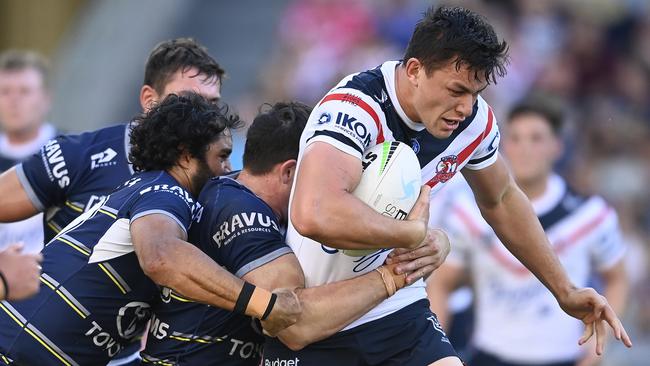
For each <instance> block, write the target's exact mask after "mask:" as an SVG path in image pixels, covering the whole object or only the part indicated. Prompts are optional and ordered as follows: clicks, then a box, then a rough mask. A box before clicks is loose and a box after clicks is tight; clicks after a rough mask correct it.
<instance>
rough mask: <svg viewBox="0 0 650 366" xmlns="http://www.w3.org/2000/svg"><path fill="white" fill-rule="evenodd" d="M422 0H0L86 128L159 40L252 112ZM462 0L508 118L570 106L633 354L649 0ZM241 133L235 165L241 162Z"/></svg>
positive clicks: (310, 91)
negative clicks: (503, 62)
mask: <svg viewBox="0 0 650 366" xmlns="http://www.w3.org/2000/svg"><path fill="white" fill-rule="evenodd" d="M431 4H432V2H425V1H420V0H373V1H371V0H365V1H364V0H358V1H355V0H302V1H301V0H274V1H253V0H237V1H208V0H183V1H181V0H178V1H172V0H138V1H127V0H111V1H98V0H97V1H86V0H51V1H39V0H0V51H1V50H5V49H8V48H21V49H25V48H27V49H34V50H37V51H39V52H41V53H43V54H45V55H46V56H48V57H50V58H51V60H52V63H53V66H54V69H53V74H52V80H51V81H52V83H51V85H52V91H53V93H54V104H53V109H52V112H51V114H50V120H51V121H52V123H54V124H55V125H56V126H57V127H58V128H60V129H62V130H64V131H70V132H77V131H83V130H88V129H95V128H98V127H102V126H106V125H109V124H114V123H119V122H124V121H127V120H129V119H130V118H131V117H132V116H133V115H134V114H136V113H138V112H139V108H140V107H139V103H138V93H139V89H140V86H141V85H142V79H143V73H144V62H145V59H146V57H147V55H148V53H149V51H150V50H151V49H152V48H153V46H154V45H155V44H156V43H158V42H159V41H161V40H164V39H168V38H175V37H180V36H191V37H194V38H196V39H197V40H198V41H200V42H201V43H202V44H204V45H206V46H207V47H208V49H209V51H210V52H211V54H212V55H213V56H215V58H216V59H217V61H218V62H219V63H220V64H221V65H222V66H223V67H224V68H225V69H226V72H227V79H226V80H225V82H224V84H223V90H222V94H223V96H224V101H225V102H227V103H228V104H229V105H231V106H232V108H234V109H235V110H237V111H238V112H239V113H240V114H241V116H242V117H244V119H246V120H248V121H250V120H251V118H252V117H253V116H254V115H255V113H256V112H257V110H258V108H259V106H260V105H261V104H262V103H265V102H275V101H281V100H293V99H296V100H300V101H303V102H305V103H308V104H314V103H315V102H316V101H317V100H318V99H319V98H320V97H321V96H322V95H323V94H324V93H325V92H326V91H327V90H328V89H329V88H331V87H332V86H333V85H334V84H335V83H336V82H337V81H338V80H339V79H340V78H341V77H343V76H345V75H347V74H349V73H352V72H357V71H361V70H364V69H366V68H371V67H374V66H376V65H379V64H380V63H382V62H383V61H385V60H388V59H399V58H400V57H401V55H402V52H403V49H404V47H405V45H406V43H407V42H408V39H409V36H410V34H411V31H412V29H413V26H414V24H415V22H416V21H417V20H418V18H419V17H420V16H421V13H422V11H423V10H424V9H425V8H426V7H427V6H428V5H431ZM433 4H458V5H463V6H465V7H469V8H471V9H473V10H476V11H478V12H480V13H481V14H483V15H485V16H486V17H487V18H488V19H489V20H490V22H491V23H492V24H493V25H494V26H495V28H496V30H497V32H498V34H499V36H500V37H501V38H504V39H505V40H506V41H507V42H508V43H509V44H510V54H511V64H510V66H509V72H508V75H507V77H505V79H502V80H500V81H499V83H498V84H497V85H495V86H491V87H489V88H488V89H487V90H486V92H485V93H484V98H485V99H486V100H487V101H488V103H490V104H491V105H492V107H493V108H494V110H495V112H496V114H497V116H498V117H501V118H503V117H504V116H505V114H506V113H507V110H508V108H509V107H510V106H512V105H513V103H515V102H517V101H519V100H521V99H522V98H524V97H525V96H527V95H529V94H530V93H532V92H535V93H544V94H548V95H550V96H551V97H552V98H553V99H555V102H556V103H557V104H558V105H559V106H561V107H562V108H564V109H565V111H566V113H567V115H568V116H569V123H568V128H567V129H566V131H565V132H566V145H567V153H566V156H565V157H564V158H563V159H562V162H561V164H560V166H558V169H559V170H560V171H561V173H563V174H564V175H565V176H566V177H567V178H568V179H569V181H570V182H572V183H573V185H574V186H575V187H576V188H577V189H578V190H579V191H581V192H583V193H590V192H597V193H599V194H601V195H603V196H605V197H606V198H607V199H608V200H609V202H610V203H611V204H612V205H613V206H615V207H616V208H617V210H618V213H619V216H620V220H621V224H622V227H623V230H624V233H625V236H626V243H627V244H628V247H629V250H628V269H629V274H630V276H631V279H632V286H633V289H632V291H631V298H630V304H629V311H628V313H627V314H626V317H625V318H626V321H625V324H626V326H628V327H629V328H631V331H632V335H633V337H634V340H635V348H634V349H633V350H632V351H628V352H626V353H624V351H623V350H622V349H621V348H620V347H618V346H614V347H612V348H610V349H609V350H608V353H607V360H608V361H607V364H608V365H646V364H649V363H650V361H648V356H650V281H649V275H648V270H647V267H648V263H649V262H650V261H649V254H648V253H649V252H650V250H649V249H650V246H649V242H648V239H649V237H648V233H649V231H650V194H649V188H648V185H649V182H650V162H649V161H650V133H649V132H650V0H549V1H538V0H520V1H517V0H509V1H508V0H486V1H456V2H453V1H451V2H433ZM243 136H244V131H240V132H239V133H238V134H237V135H236V137H237V138H236V140H235V152H234V155H233V165H234V166H235V167H236V168H237V167H241V153H242V150H243Z"/></svg>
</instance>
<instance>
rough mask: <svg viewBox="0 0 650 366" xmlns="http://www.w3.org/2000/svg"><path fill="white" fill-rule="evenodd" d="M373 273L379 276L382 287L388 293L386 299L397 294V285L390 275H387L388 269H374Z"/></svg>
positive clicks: (382, 267) (381, 267)
mask: <svg viewBox="0 0 650 366" xmlns="http://www.w3.org/2000/svg"><path fill="white" fill-rule="evenodd" d="M375 271H377V272H379V274H380V275H381V280H382V281H383V282H384V287H386V292H388V297H391V296H393V295H394V294H395V292H397V285H396V284H395V279H394V278H393V276H392V275H391V274H390V273H387V271H388V269H387V268H385V267H384V266H380V267H377V268H375Z"/></svg>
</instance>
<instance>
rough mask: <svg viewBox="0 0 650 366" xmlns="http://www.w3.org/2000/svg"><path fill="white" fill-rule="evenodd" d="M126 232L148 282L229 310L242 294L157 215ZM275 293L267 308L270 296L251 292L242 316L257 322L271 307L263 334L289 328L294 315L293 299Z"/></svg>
mask: <svg viewBox="0 0 650 366" xmlns="http://www.w3.org/2000/svg"><path fill="white" fill-rule="evenodd" d="M130 230H131V237H132V241H133V245H134V247H135V252H136V255H137V257H138V261H139V263H140V266H141V267H142V270H143V271H144V272H145V274H146V275H147V276H149V278H151V279H152V280H153V281H154V282H156V283H157V284H159V285H162V286H166V287H169V288H172V289H174V290H176V291H178V292H179V293H181V294H182V295H183V296H186V297H188V298H191V299H194V300H196V301H199V302H202V303H206V304H209V305H212V306H215V307H219V308H222V309H226V310H231V311H232V310H235V305H236V304H237V302H238V299H239V298H240V295H242V294H243V293H242V290H243V289H244V281H242V280H241V279H239V278H237V277H235V276H234V275H232V274H230V273H229V272H228V271H226V270H225V269H223V268H221V266H219V265H218V264H217V263H215V262H214V261H213V260H212V259H211V258H210V257H208V256H207V255H206V254H205V253H203V252H202V251H201V250H199V249H198V248H197V247H196V246H194V245H192V244H190V243H188V242H186V241H185V238H186V233H185V231H184V230H183V228H181V226H180V225H179V224H178V223H177V222H176V221H175V220H173V219H172V218H170V217H169V216H167V215H163V214H150V215H146V216H142V217H139V218H137V219H135V220H133V221H132V222H131V229H130ZM275 294H276V295H277V300H276V301H275V304H271V303H270V301H271V294H270V293H268V291H266V290H263V289H261V288H255V289H254V291H253V293H252V296H251V297H250V300H249V301H248V302H247V303H248V306H246V307H245V310H244V311H243V313H245V314H246V315H249V316H252V317H255V318H260V319H261V318H263V317H264V314H265V312H266V311H267V309H268V308H269V307H272V311H271V313H270V315H268V316H269V317H268V319H267V320H268V321H267V323H268V324H269V327H268V328H267V331H269V332H271V333H275V332H277V331H279V330H280V329H284V328H286V327H287V326H289V325H291V324H293V323H294V322H295V321H296V319H297V316H298V314H299V312H300V304H299V303H298V301H297V299H296V298H295V294H293V293H292V292H290V291H278V292H276V293H275Z"/></svg>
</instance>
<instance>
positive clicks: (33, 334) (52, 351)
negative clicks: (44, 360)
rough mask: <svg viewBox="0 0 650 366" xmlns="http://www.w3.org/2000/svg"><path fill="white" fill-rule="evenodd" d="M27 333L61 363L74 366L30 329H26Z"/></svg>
mask: <svg viewBox="0 0 650 366" xmlns="http://www.w3.org/2000/svg"><path fill="white" fill-rule="evenodd" d="M25 331H26V332H27V333H28V334H29V335H31V336H32V337H34V339H36V341H38V343H40V344H41V345H42V346H43V347H45V349H47V350H48V351H50V353H51V354H53V355H54V356H55V357H56V358H58V359H59V361H61V362H62V363H63V364H64V365H66V366H72V364H71V363H70V362H68V361H66V360H65V358H63V357H61V356H59V354H58V353H56V351H55V350H53V349H52V348H51V347H50V346H49V345H48V344H47V343H45V342H44V341H43V340H42V339H41V338H39V337H38V336H37V335H36V333H34V332H32V330H31V329H29V328H25Z"/></svg>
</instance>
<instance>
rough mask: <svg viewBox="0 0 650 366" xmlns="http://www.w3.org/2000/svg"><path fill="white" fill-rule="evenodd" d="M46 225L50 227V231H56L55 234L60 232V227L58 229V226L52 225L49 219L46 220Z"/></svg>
mask: <svg viewBox="0 0 650 366" xmlns="http://www.w3.org/2000/svg"><path fill="white" fill-rule="evenodd" d="M47 227H49V228H50V229H52V231H54V232H55V233H57V234H58V233H60V232H61V229H59V228H58V227H56V226H54V224H53V223H52V222H51V221H48V222H47Z"/></svg>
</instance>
